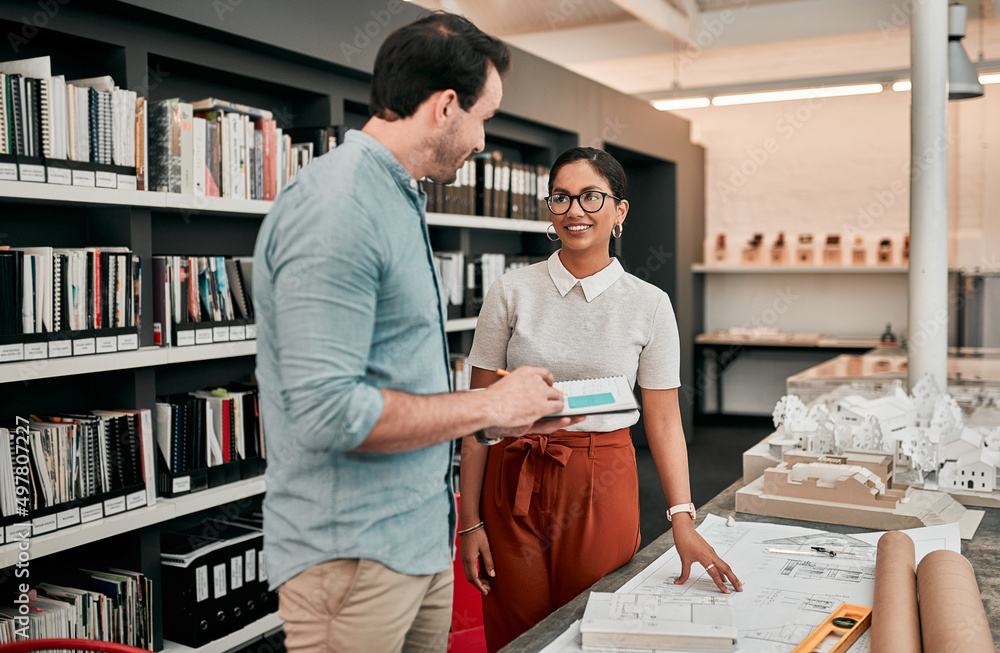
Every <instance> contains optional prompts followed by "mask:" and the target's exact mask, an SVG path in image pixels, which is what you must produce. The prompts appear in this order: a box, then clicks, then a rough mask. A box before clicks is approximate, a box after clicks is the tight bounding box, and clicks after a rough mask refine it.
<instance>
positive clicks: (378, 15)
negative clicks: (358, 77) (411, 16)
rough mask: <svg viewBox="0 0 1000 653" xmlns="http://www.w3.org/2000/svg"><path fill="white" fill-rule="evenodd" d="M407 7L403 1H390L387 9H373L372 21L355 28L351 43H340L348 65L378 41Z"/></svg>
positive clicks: (386, 6) (371, 13)
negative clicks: (394, 18)
mask: <svg viewBox="0 0 1000 653" xmlns="http://www.w3.org/2000/svg"><path fill="white" fill-rule="evenodd" d="M405 6H406V5H405V4H404V3H403V1H402V0H389V2H387V3H386V5H385V9H372V10H371V11H370V12H369V15H371V17H372V19H371V20H370V21H368V22H367V23H365V24H364V25H357V26H355V27H354V34H353V38H352V40H351V41H349V42H348V41H341V42H340V53H341V54H343V55H344V59H345V60H346V61H347V63H350V62H351V59H353V58H354V57H356V56H357V55H359V54H361V52H362V51H363V50H364V49H365V48H367V47H368V46H369V45H371V44H372V41H374V40H375V39H377V38H378V37H379V36H380V35H381V34H382V32H383V30H385V29H386V28H387V27H389V25H390V24H391V23H392V19H393V17H394V16H398V15H399V14H401V13H402V12H403V8H404V7H405Z"/></svg>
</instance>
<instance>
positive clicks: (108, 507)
mask: <svg viewBox="0 0 1000 653" xmlns="http://www.w3.org/2000/svg"><path fill="white" fill-rule="evenodd" d="M120 512H125V497H115V498H114V499H108V500H107V501H105V502H104V514H105V515H106V516H108V517H110V516H111V515H117V514H118V513H120Z"/></svg>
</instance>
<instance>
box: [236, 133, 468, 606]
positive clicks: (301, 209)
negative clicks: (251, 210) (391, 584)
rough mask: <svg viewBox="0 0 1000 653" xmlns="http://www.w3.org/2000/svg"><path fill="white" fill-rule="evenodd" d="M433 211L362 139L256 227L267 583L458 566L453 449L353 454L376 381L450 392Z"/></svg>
mask: <svg viewBox="0 0 1000 653" xmlns="http://www.w3.org/2000/svg"><path fill="white" fill-rule="evenodd" d="M426 202H427V197H426V195H425V194H424V193H423V191H422V190H421V189H420V187H419V184H418V183H417V182H416V180H414V179H413V178H412V177H411V176H410V175H409V173H408V172H407V171H406V169H405V168H403V166H402V165H401V164H400V163H399V161H398V160H397V159H396V158H395V157H394V156H393V155H392V154H391V153H390V152H389V150H387V149H386V148H385V147H384V146H383V145H382V144H381V143H379V142H378V141H377V140H375V139H374V138H372V137H371V136H369V135H367V134H365V133H363V132H360V131H352V132H350V133H348V134H347V137H346V139H345V142H344V144H343V145H342V146H339V147H337V148H336V149H335V150H334V151H333V152H331V153H329V154H327V155H325V156H322V157H320V158H318V159H317V160H315V161H314V162H313V163H311V164H309V165H308V166H307V167H306V168H304V169H303V170H302V171H301V172H300V173H299V174H298V175H297V176H296V177H295V179H294V180H293V181H292V182H291V183H290V184H289V185H288V186H286V187H285V188H284V189H283V190H282V192H281V194H280V195H279V197H278V198H277V200H276V201H275V204H274V208H272V210H271V212H270V213H268V215H267V217H266V218H265V219H264V221H263V224H262V225H261V229H260V232H259V234H258V236H257V245H256V247H255V250H254V265H253V300H254V308H255V310H256V321H257V347H258V350H257V380H258V383H259V385H260V397H261V410H262V417H263V425H264V434H265V447H266V456H267V476H266V478H267V493H266V495H265V498H264V508H263V509H264V550H265V562H266V565H267V575H268V581H269V583H270V586H271V587H272V588H275V587H278V586H279V585H281V584H282V583H284V582H285V581H287V580H289V579H290V578H292V577H293V576H295V575H297V574H298V573H300V572H302V571H304V570H306V569H307V568H309V567H312V566H314V565H317V564H319V563H322V562H326V561H328V560H334V559H340V558H367V559H372V560H377V561H378V562H381V563H382V564H384V565H386V566H387V567H389V568H391V569H393V570H395V571H397V572H400V573H404V574H411V575H424V574H434V573H438V572H441V571H444V570H445V569H446V568H447V567H448V566H449V565H450V564H451V538H452V534H453V533H454V528H455V521H456V514H455V507H454V503H455V502H454V495H453V494H452V490H451V461H452V453H453V447H454V444H453V442H447V443H442V444H437V445H434V446H430V447H426V448H423V449H417V450H414V451H408V452H404V453H360V452H357V451H354V449H355V448H356V447H357V446H358V445H360V444H361V443H362V442H363V441H364V440H365V438H366V437H367V436H368V434H369V432H370V431H371V430H372V428H373V427H374V426H375V423H376V422H377V421H378V419H379V416H380V415H381V414H382V408H383V400H382V395H381V393H380V392H379V388H390V389H394V390H401V391H403V392H408V393H412V394H436V393H442V392H448V390H449V372H448V347H447V340H446V336H445V331H444V320H445V314H444V312H443V310H442V296H443V295H442V293H441V290H440V283H439V280H438V279H437V276H436V274H435V272H434V266H433V253H432V251H431V247H430V240H429V236H428V233H427V225H426V221H425V206H426Z"/></svg>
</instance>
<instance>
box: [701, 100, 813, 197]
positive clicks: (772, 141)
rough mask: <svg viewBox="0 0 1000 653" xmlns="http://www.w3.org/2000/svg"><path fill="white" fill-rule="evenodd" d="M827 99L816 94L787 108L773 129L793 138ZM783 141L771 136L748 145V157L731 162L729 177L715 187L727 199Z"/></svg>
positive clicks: (783, 136)
mask: <svg viewBox="0 0 1000 653" xmlns="http://www.w3.org/2000/svg"><path fill="white" fill-rule="evenodd" d="M827 99H828V98H824V97H820V96H819V95H817V96H815V97H812V98H809V99H808V100H806V101H805V102H803V103H802V104H799V105H798V106H797V107H795V108H794V109H790V110H788V111H786V112H785V113H784V115H782V116H781V118H779V119H778V120H777V121H776V122H775V123H774V130H775V131H776V132H777V133H778V134H779V135H780V136H781V137H782V140H784V141H788V140H791V139H792V137H794V136H795V134H796V132H798V131H799V130H800V129H802V128H803V127H804V126H805V125H806V123H807V122H809V121H810V120H811V119H812V118H813V116H815V115H816V112H818V111H819V110H820V109H822V108H823V107H824V106H825V105H826V101H827ZM781 143H782V141H781V140H778V138H776V137H774V136H770V137H768V138H766V139H764V142H763V143H761V144H760V145H757V146H754V147H750V148H748V149H747V151H746V157H745V158H744V159H743V160H742V161H740V162H739V163H734V164H732V165H731V166H730V168H729V178H728V180H725V181H724V180H719V181H716V182H715V189H716V190H717V191H718V192H720V193H722V199H724V200H728V199H729V196H730V195H733V194H734V193H736V192H737V191H738V190H740V189H742V188H743V187H745V186H746V185H747V184H748V183H749V182H750V180H751V179H752V178H753V177H754V176H755V175H756V174H757V173H758V172H760V171H761V169H763V167H764V166H765V165H766V164H767V162H768V161H769V160H770V159H771V157H772V156H773V155H775V154H777V153H778V152H779V151H780V150H781Z"/></svg>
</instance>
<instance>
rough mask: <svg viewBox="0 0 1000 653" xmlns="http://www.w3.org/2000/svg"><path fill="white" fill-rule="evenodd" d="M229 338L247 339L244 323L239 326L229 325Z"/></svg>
mask: <svg viewBox="0 0 1000 653" xmlns="http://www.w3.org/2000/svg"><path fill="white" fill-rule="evenodd" d="M229 339H230V340H246V339H247V328H246V326H245V325H243V324H241V325H239V326H231V327H229Z"/></svg>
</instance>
